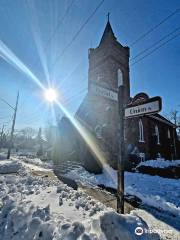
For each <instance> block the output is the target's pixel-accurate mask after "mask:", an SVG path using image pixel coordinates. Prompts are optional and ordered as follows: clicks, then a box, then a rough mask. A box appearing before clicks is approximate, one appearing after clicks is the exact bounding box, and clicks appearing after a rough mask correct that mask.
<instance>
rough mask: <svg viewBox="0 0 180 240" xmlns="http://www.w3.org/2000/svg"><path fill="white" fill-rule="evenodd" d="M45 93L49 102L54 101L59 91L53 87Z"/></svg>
mask: <svg viewBox="0 0 180 240" xmlns="http://www.w3.org/2000/svg"><path fill="white" fill-rule="evenodd" d="M44 95H45V98H46V100H47V101H48V102H54V101H55V100H56V99H57V92H56V90H55V89H53V88H49V89H47V90H46V91H45V93H44Z"/></svg>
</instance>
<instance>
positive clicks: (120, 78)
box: [118, 69, 123, 87]
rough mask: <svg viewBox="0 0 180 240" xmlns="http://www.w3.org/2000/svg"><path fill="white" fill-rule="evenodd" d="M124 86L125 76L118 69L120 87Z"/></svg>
mask: <svg viewBox="0 0 180 240" xmlns="http://www.w3.org/2000/svg"><path fill="white" fill-rule="evenodd" d="M122 85H123V74H122V71H121V69H118V87H119V86H122Z"/></svg>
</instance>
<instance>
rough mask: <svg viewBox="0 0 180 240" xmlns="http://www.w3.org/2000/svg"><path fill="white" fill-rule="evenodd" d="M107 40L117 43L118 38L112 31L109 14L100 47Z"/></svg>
mask: <svg viewBox="0 0 180 240" xmlns="http://www.w3.org/2000/svg"><path fill="white" fill-rule="evenodd" d="M106 39H112V40H115V41H116V37H115V35H114V32H113V30H112V27H111V24H110V21H109V13H108V21H107V24H106V27H105V30H104V33H103V35H102V38H101V41H100V44H99V45H101V44H102V43H103V42H104V41H105V40H106Z"/></svg>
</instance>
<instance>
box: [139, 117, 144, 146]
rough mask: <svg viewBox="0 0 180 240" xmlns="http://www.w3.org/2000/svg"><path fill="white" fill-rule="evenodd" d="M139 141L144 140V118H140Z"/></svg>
mask: <svg viewBox="0 0 180 240" xmlns="http://www.w3.org/2000/svg"><path fill="white" fill-rule="evenodd" d="M139 142H144V127H143V123H142V120H141V119H140V120H139Z"/></svg>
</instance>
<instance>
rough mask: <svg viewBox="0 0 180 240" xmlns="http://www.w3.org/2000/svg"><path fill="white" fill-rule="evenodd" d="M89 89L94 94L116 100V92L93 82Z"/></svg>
mask: <svg viewBox="0 0 180 240" xmlns="http://www.w3.org/2000/svg"><path fill="white" fill-rule="evenodd" d="M90 91H91V92H92V93H93V94H95V95H98V96H102V97H105V98H108V99H111V100H113V101H118V93H117V92H115V91H112V90H110V89H106V88H103V87H100V86H97V85H95V84H91V85H90Z"/></svg>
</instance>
